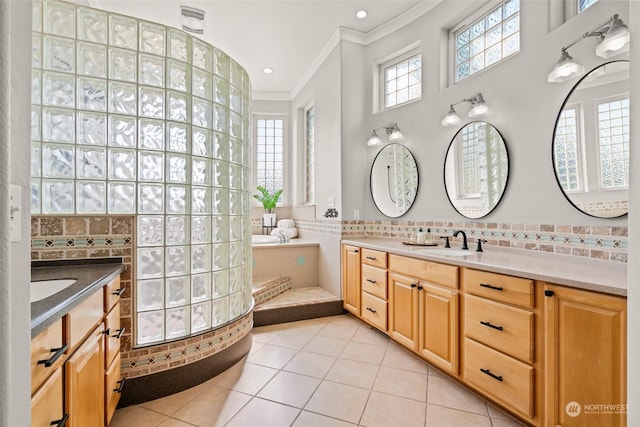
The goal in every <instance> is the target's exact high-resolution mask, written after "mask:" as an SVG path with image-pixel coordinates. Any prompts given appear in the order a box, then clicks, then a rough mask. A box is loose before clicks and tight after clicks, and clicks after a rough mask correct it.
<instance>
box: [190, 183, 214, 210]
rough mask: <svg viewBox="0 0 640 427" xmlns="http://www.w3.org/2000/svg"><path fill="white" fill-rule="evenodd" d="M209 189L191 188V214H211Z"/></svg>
mask: <svg viewBox="0 0 640 427" xmlns="http://www.w3.org/2000/svg"><path fill="white" fill-rule="evenodd" d="M209 190H210V189H209V188H207V187H191V213H192V214H206V213H211V200H210V197H209V194H210V193H209Z"/></svg>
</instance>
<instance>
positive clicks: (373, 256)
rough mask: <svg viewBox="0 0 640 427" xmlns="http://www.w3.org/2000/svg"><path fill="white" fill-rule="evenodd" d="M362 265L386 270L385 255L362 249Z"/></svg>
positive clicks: (384, 253)
mask: <svg viewBox="0 0 640 427" xmlns="http://www.w3.org/2000/svg"><path fill="white" fill-rule="evenodd" d="M362 263H363V264H367V265H371V266H373V267H379V268H387V253H386V252H381V251H374V250H373V249H364V248H362Z"/></svg>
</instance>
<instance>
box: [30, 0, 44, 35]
mask: <svg viewBox="0 0 640 427" xmlns="http://www.w3.org/2000/svg"><path fill="white" fill-rule="evenodd" d="M31 5H32V8H31V30H32V31H42V1H40V0H34V1H32V2H31Z"/></svg>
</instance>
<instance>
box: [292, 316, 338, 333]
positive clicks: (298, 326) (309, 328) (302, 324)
mask: <svg viewBox="0 0 640 427" xmlns="http://www.w3.org/2000/svg"><path fill="white" fill-rule="evenodd" d="M327 323H329V320H325V319H324V318H321V319H309V320H300V321H298V322H292V323H290V324H289V325H290V326H289V329H288V330H290V331H296V332H302V333H304V334H311V335H315V334H317V333H318V332H320V331H321V330H322V328H324V327H325V325H326V324H327Z"/></svg>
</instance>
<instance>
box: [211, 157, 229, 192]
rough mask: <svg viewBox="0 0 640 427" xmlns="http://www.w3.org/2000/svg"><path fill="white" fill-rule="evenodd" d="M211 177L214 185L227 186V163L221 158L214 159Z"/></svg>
mask: <svg viewBox="0 0 640 427" xmlns="http://www.w3.org/2000/svg"><path fill="white" fill-rule="evenodd" d="M212 177H213V182H212V185H213V186H214V187H229V164H228V163H227V162H224V161H221V160H214V162H213V173H212Z"/></svg>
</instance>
